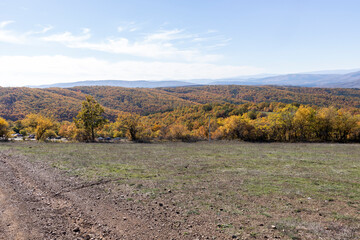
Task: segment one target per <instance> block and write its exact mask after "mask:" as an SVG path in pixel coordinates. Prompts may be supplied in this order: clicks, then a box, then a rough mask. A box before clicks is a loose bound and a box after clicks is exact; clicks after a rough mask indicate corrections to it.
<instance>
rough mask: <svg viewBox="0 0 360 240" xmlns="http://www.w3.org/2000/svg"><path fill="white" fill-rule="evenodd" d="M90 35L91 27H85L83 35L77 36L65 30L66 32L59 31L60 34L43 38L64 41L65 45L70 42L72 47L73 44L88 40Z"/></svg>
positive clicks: (43, 38)
mask: <svg viewBox="0 0 360 240" xmlns="http://www.w3.org/2000/svg"><path fill="white" fill-rule="evenodd" d="M90 37H91V34H90V29H88V28H84V29H83V33H82V35H79V36H75V35H73V34H72V33H71V32H64V33H58V34H53V35H50V36H46V37H42V38H41V39H42V40H44V41H47V42H58V43H63V44H65V45H69V44H70V45H69V46H70V47H71V44H74V43H81V42H84V41H86V40H88V39H89V38H90Z"/></svg>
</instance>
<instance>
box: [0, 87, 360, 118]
mask: <svg viewBox="0 0 360 240" xmlns="http://www.w3.org/2000/svg"><path fill="white" fill-rule="evenodd" d="M86 95H92V96H94V97H95V99H96V100H97V101H99V103H100V104H101V105H103V106H104V107H105V112H106V115H107V117H108V118H109V119H110V120H114V119H115V118H116V116H117V115H118V113H120V112H121V111H126V112H133V113H138V114H142V115H147V114H151V113H157V112H165V111H170V110H173V109H175V108H178V107H182V106H192V105H199V104H206V103H232V104H242V103H247V102H254V103H259V102H283V103H292V102H296V103H300V104H310V105H317V106H330V105H333V106H336V107H356V108H360V89H330V88H301V87H275V86H261V87H256V86H236V85H231V86H198V87H176V88H155V89H150V88H147V89H145V88H122V87H106V86H96V87H95V86H93V87H74V88H66V89H65V88H46V89H37V88H1V87H0V116H1V117H4V118H6V119H9V120H17V119H22V118H23V117H24V116H25V115H26V114H29V113H42V114H48V115H49V114H52V115H54V117H55V118H57V119H59V120H72V119H73V117H75V116H76V115H77V112H78V111H79V110H80V107H81V102H82V101H83V100H84V99H85V96H86Z"/></svg>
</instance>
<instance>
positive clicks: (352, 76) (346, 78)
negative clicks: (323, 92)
mask: <svg viewBox="0 0 360 240" xmlns="http://www.w3.org/2000/svg"><path fill="white" fill-rule="evenodd" d="M329 81H331V83H330V84H329V83H325V84H324V85H323V86H329V87H338V88H360V71H359V72H353V73H349V74H345V75H342V76H340V77H336V78H333V79H329Z"/></svg>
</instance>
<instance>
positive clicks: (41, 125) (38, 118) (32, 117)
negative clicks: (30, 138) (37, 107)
mask: <svg viewBox="0 0 360 240" xmlns="http://www.w3.org/2000/svg"><path fill="white" fill-rule="evenodd" d="M22 124H23V125H24V126H25V127H26V130H27V132H29V133H35V136H36V139H37V140H45V139H46V138H47V137H49V136H53V135H54V134H55V132H54V130H56V128H57V124H56V122H55V121H54V120H53V119H52V118H49V117H45V116H43V115H41V114H29V115H27V116H26V117H25V119H24V120H22Z"/></svg>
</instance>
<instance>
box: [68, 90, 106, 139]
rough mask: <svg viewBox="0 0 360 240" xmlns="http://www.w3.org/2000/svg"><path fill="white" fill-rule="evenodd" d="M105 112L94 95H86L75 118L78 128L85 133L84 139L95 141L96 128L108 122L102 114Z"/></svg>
mask: <svg viewBox="0 0 360 240" xmlns="http://www.w3.org/2000/svg"><path fill="white" fill-rule="evenodd" d="M103 113H104V108H103V107H102V106H101V105H100V104H99V103H97V102H96V101H95V99H94V98H93V97H92V96H86V100H85V101H84V102H83V103H82V107H81V110H80V112H79V113H78V115H77V116H76V118H75V119H74V122H75V126H76V128H77V129H78V130H79V131H80V132H82V133H83V134H84V135H83V138H84V139H83V140H86V141H92V142H93V141H95V130H96V129H97V128H101V127H102V126H104V124H105V123H106V122H107V120H106V119H105V118H104V117H103V116H102V114H103Z"/></svg>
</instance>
